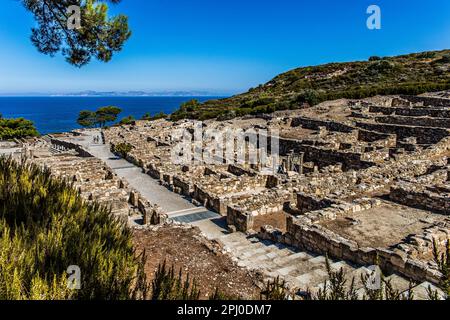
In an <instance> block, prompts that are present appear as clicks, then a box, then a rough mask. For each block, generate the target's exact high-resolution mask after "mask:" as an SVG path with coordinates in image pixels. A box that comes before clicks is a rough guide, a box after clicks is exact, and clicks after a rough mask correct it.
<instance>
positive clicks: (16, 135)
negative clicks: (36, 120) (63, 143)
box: [0, 117, 39, 140]
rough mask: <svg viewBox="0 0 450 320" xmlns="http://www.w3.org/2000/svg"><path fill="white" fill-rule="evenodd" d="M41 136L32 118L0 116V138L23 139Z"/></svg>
mask: <svg viewBox="0 0 450 320" xmlns="http://www.w3.org/2000/svg"><path fill="white" fill-rule="evenodd" d="M36 136H39V132H38V131H37V130H36V128H35V127H34V124H33V122H32V121H30V120H26V119H23V118H18V119H5V118H1V117H0V140H10V139H21V138H28V137H36Z"/></svg>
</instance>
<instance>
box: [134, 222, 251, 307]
mask: <svg viewBox="0 0 450 320" xmlns="http://www.w3.org/2000/svg"><path fill="white" fill-rule="evenodd" d="M134 241H135V245H136V250H137V252H138V253H141V252H142V250H144V249H145V251H146V254H147V257H148V258H147V263H146V266H145V271H146V273H147V277H148V279H149V280H150V281H151V280H152V279H153V277H154V272H155V271H156V270H157V268H158V265H159V264H160V263H163V262H164V261H166V263H167V265H168V266H172V265H173V266H174V267H175V270H176V271H179V270H180V269H181V270H182V272H183V275H184V276H186V275H187V274H189V276H190V277H191V278H194V279H195V281H196V283H197V285H198V287H199V288H200V290H201V298H202V299H208V298H209V297H210V296H211V295H212V294H214V292H215V289H216V288H219V290H220V291H221V292H222V293H224V294H226V295H227V296H230V297H236V298H242V299H255V298H259V293H260V288H259V287H258V286H257V283H259V281H260V278H259V277H258V276H257V275H256V274H252V273H249V272H248V271H247V270H246V269H243V268H240V267H238V266H237V265H236V263H234V262H233V261H232V260H231V258H230V257H229V256H228V255H227V254H224V253H223V252H222V250H221V248H220V247H219V246H218V245H217V244H215V243H214V242H211V241H209V240H207V239H205V238H204V237H203V236H201V234H200V231H199V230H198V229H197V228H190V227H188V228H186V227H185V228H181V227H174V226H163V227H160V228H158V229H155V230H148V229H141V230H135V231H134Z"/></svg>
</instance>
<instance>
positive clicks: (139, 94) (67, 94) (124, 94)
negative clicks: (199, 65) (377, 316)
mask: <svg viewBox="0 0 450 320" xmlns="http://www.w3.org/2000/svg"><path fill="white" fill-rule="evenodd" d="M232 94H234V92H216V91H201V90H200V91H196V90H192V91H171V90H167V91H94V90H86V91H79V92H56V93H55V92H26V93H3V94H2V93H0V96H6V97H8V96H24V97H226V96H231V95H232Z"/></svg>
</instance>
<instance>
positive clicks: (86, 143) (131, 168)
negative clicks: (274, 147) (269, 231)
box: [72, 131, 226, 238]
mask: <svg viewBox="0 0 450 320" xmlns="http://www.w3.org/2000/svg"><path fill="white" fill-rule="evenodd" d="M96 135H100V131H90V132H87V133H86V135H83V136H80V137H74V138H72V142H74V143H77V144H80V145H82V146H83V147H84V148H86V150H88V151H89V152H90V153H91V154H92V155H93V156H95V157H96V158H99V159H101V160H103V161H104V162H105V163H106V164H107V165H108V166H109V167H110V168H111V169H112V170H113V171H114V172H115V173H116V174H117V175H118V176H119V177H120V178H122V179H124V180H125V181H127V182H128V183H129V184H130V186H131V187H132V188H134V189H135V190H137V191H138V192H139V193H140V194H141V195H142V196H144V197H145V198H146V199H147V200H148V201H150V202H151V203H153V204H157V205H159V206H160V207H161V208H162V209H163V210H164V211H165V212H166V213H167V214H168V215H169V218H170V219H172V220H174V221H178V222H185V223H190V224H192V225H195V226H198V227H199V228H200V229H201V230H202V232H203V233H204V234H205V235H206V236H207V237H209V238H217V237H220V236H222V235H224V234H226V222H225V221H224V218H223V217H221V216H220V215H218V214H217V213H215V212H212V211H210V210H208V209H206V208H205V207H197V206H195V205H194V204H193V203H192V202H191V201H190V200H189V199H187V198H185V197H183V196H181V195H179V194H176V193H174V192H171V191H170V190H168V189H167V188H165V187H164V186H162V185H160V184H159V182H158V181H157V180H156V179H153V178H152V177H151V176H149V175H148V174H145V173H143V172H142V169H141V168H139V167H137V166H135V165H134V164H131V163H130V162H128V161H126V160H124V159H121V158H118V157H116V156H115V155H114V154H113V153H112V152H111V150H110V149H109V145H104V144H94V143H93V142H94V136H96Z"/></svg>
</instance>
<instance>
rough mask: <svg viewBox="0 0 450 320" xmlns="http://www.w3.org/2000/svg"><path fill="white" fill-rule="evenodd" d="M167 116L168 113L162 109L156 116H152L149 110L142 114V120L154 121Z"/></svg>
mask: <svg viewBox="0 0 450 320" xmlns="http://www.w3.org/2000/svg"><path fill="white" fill-rule="evenodd" d="M167 117H168V115H167V114H165V113H164V112H162V111H161V112H159V113H157V114H155V115H154V116H152V115H151V114H150V113H149V112H147V113H146V114H145V115H143V116H142V120H148V121H154V120H159V119H165V118H167Z"/></svg>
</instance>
